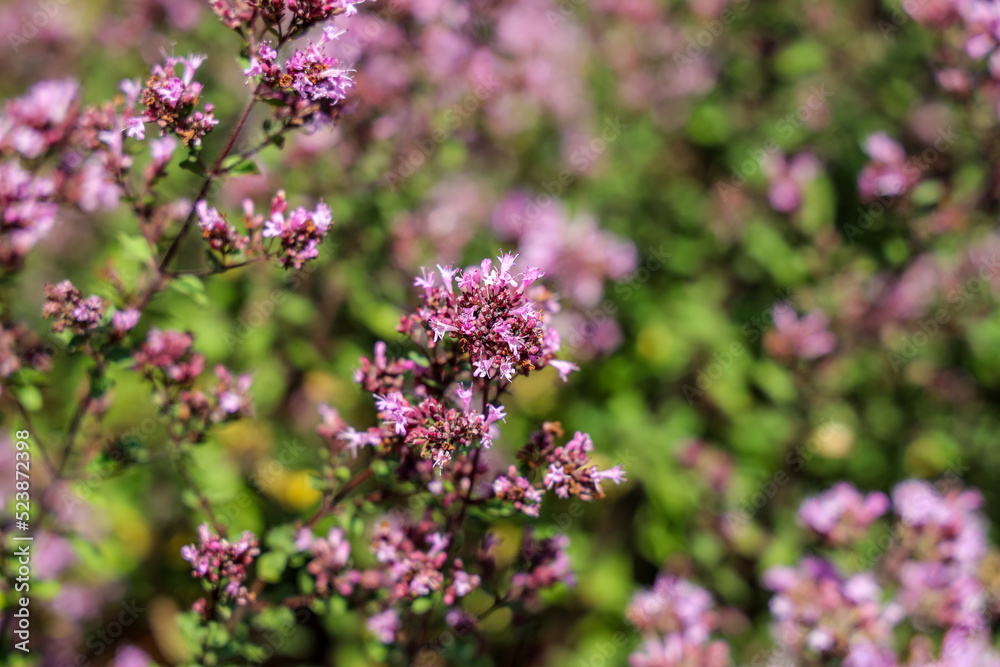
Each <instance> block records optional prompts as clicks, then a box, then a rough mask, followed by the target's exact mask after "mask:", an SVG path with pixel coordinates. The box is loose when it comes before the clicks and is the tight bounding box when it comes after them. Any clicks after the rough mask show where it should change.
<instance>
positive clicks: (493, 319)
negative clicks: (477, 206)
mask: <svg viewBox="0 0 1000 667" xmlns="http://www.w3.org/2000/svg"><path fill="white" fill-rule="evenodd" d="M515 265H516V257H515V256H513V255H509V254H502V255H501V256H500V257H499V258H498V263H497V264H494V263H493V262H492V261H491V260H484V261H483V262H481V263H480V264H478V265H476V266H474V267H470V268H468V269H466V270H464V271H463V270H457V269H455V268H453V267H452V266H440V267H438V268H437V271H436V272H435V273H430V272H427V271H424V272H423V274H422V275H421V276H420V277H418V278H417V279H416V281H415V285H416V286H417V288H418V290H419V297H420V305H419V306H418V307H417V308H416V310H415V311H414V312H412V313H410V314H408V315H406V316H403V317H402V318H401V322H400V326H399V331H400V332H402V333H403V334H405V335H407V336H408V337H410V338H411V340H413V342H414V343H415V344H416V345H417V346H418V347H419V348H420V350H421V353H420V354H416V355H413V356H411V357H409V358H404V359H391V360H390V358H389V357H388V355H387V346H386V344H385V343H383V342H380V343H378V344H377V345H376V347H375V354H374V356H373V358H371V359H368V358H362V359H361V361H360V365H359V368H358V369H357V371H356V373H355V378H354V379H355V381H356V382H357V383H358V384H359V385H360V386H361V388H362V389H364V390H365V391H367V392H369V393H371V394H372V396H373V399H374V402H375V407H376V410H377V412H378V417H379V421H378V423H377V424H376V425H375V426H371V427H369V428H367V429H364V430H358V429H355V428H354V427H352V426H349V425H348V424H347V423H346V422H345V421H344V420H343V419H342V418H341V417H340V415H339V413H338V412H337V411H336V410H335V409H333V408H330V407H328V406H322V407H321V409H320V413H321V416H322V422H321V423H320V425H319V426H318V427H317V433H318V434H319V436H320V437H321V438H322V439H323V441H324V442H325V444H326V452H327V455H328V464H327V466H326V469H325V472H324V476H323V479H322V480H321V485H322V487H323V490H324V497H323V500H322V502H321V504H320V507H319V508H318V510H317V511H316V513H315V514H314V515H313V516H312V517H311V518H310V519H308V520H306V521H304V522H301V523H300V524H298V526H297V527H295V528H294V530H293V531H292V532H290V533H289V532H285V533H283V534H284V535H285V537H283V538H282V537H278V538H277V541H276V542H274V546H273V548H274V549H278V550H283V553H284V554H285V556H283V557H282V558H283V560H282V562H283V563H284V564H285V565H284V567H285V568H288V569H298V570H299V576H298V580H299V581H300V582H303V583H302V584H301V594H300V595H296V596H292V597H291V598H287V597H286V598H284V599H283V600H281V601H282V602H283V603H284V605H285V606H291V607H295V608H302V607H309V608H312V609H317V608H325V607H323V605H325V604H326V603H327V602H328V601H330V600H331V599H334V598H339V599H345V600H346V603H347V604H348V606H349V607H350V608H352V609H357V610H358V611H360V612H361V613H363V614H365V615H366V616H367V617H368V621H367V623H366V628H367V631H368V633H369V634H370V635H371V637H372V638H373V639H374V640H375V641H376V642H378V643H380V644H384V645H388V646H391V647H393V649H392V650H393V651H396V652H400V653H402V654H403V655H409V656H412V655H413V652H414V651H417V650H419V647H420V646H421V645H422V644H424V643H426V642H428V641H430V639H431V638H432V636H433V632H434V628H435V627H438V628H441V629H448V628H451V629H455V628H457V627H462V628H463V629H464V630H463V631H468V632H470V633H473V634H478V630H477V629H476V628H477V625H478V622H479V621H480V620H481V619H482V618H484V617H485V616H486V615H488V614H491V613H494V612H495V611H496V610H498V609H501V608H505V607H511V608H514V609H518V610H523V611H529V610H532V609H537V608H538V607H539V606H540V604H541V598H540V593H541V592H542V591H544V590H546V589H550V588H552V587H553V586H556V585H558V584H566V585H570V586H571V585H573V584H574V583H575V577H574V575H573V573H572V569H571V563H570V559H569V555H568V553H567V550H568V548H569V540H568V538H567V537H566V536H563V535H554V536H550V537H544V538H542V537H536V535H535V533H534V531H533V530H532V528H531V527H528V528H526V529H525V530H524V532H523V536H522V540H521V544H520V548H519V549H518V554H517V556H516V557H515V558H513V559H511V558H509V557H505V558H504V559H503V560H499V559H498V557H497V547H498V545H499V544H500V543H501V540H500V538H499V536H498V535H497V534H496V533H495V532H493V530H492V529H491V528H492V524H493V521H494V520H496V519H499V518H508V517H511V516H516V515H517V514H523V515H527V516H529V517H534V518H537V517H539V516H540V507H541V504H542V501H543V498H544V495H545V493H546V491H549V490H552V491H554V492H555V494H556V495H557V496H558V497H562V498H567V497H571V496H572V497H576V498H579V499H581V500H585V501H589V500H595V499H600V498H603V497H604V496H605V490H604V488H603V486H604V483H605V482H608V481H611V482H614V483H615V484H620V483H622V482H624V481H625V473H624V471H623V470H622V469H621V467H620V466H615V467H613V468H611V469H609V470H600V469H599V468H598V467H597V466H596V465H593V464H592V463H591V462H590V461H589V455H590V452H592V451H593V449H594V445H593V443H592V442H591V440H590V438H589V437H588V436H587V435H586V434H583V433H577V434H576V435H575V436H574V437H573V438H571V439H570V441H569V442H568V443H567V444H559V441H560V440H561V439H562V435H563V433H562V429H561V427H560V426H559V424H557V423H547V424H545V425H544V427H543V428H542V429H541V430H540V431H539V432H538V433H536V434H534V435H533V436H532V437H531V438H530V439H529V441H528V442H527V443H526V444H525V445H524V446H523V447H522V448H521V450H520V451H519V452H518V453H517V454H516V455H515V456H513V457H511V458H514V459H516V460H517V461H518V462H517V463H507V464H506V465H498V463H499V459H500V458H503V457H504V454H502V453H501V449H502V448H501V447H497V446H495V444H496V443H498V442H499V441H501V440H502V439H503V438H502V432H501V424H503V423H504V422H505V421H506V419H507V412H506V408H505V407H504V405H503V404H502V402H501V400H502V397H503V396H504V395H505V394H506V393H507V392H508V391H509V390H510V387H511V385H512V384H513V383H514V382H516V381H517V380H518V378H519V377H521V376H525V375H528V374H529V373H531V372H538V371H542V370H543V369H545V368H546V367H548V366H552V367H553V368H555V369H556V370H557V372H559V373H560V374H566V373H568V371H569V370H571V369H568V368H567V367H566V366H565V365H562V364H560V363H559V360H557V359H556V354H557V353H558V352H559V337H558V334H557V333H556V332H555V330H554V329H551V328H550V326H549V319H548V314H547V313H548V311H547V308H549V307H550V306H549V304H550V303H551V301H552V299H551V295H549V293H548V292H547V291H546V290H544V289H543V288H541V287H540V286H538V285H536V284H535V283H536V281H537V280H538V279H539V278H541V272H540V271H538V270H537V269H533V268H530V267H528V268H525V269H524V270H523V271H520V272H519V271H517V269H516V268H515ZM438 278H440V281H441V282H440V284H439V283H438V282H437V280H438ZM539 297H544V300H543V301H538V300H536V299H538V298H539ZM179 375H180V376H181V377H185V378H186V377H187V376H188V375H189V374H188V373H184V372H183V369H181V372H180V373H179ZM362 490H366V491H364V492H362ZM356 492H357V493H356ZM392 499H399V500H405V503H406V504H405V505H404V506H399V505H397V504H395V503H389V504H388V511H387V501H390V500H392ZM318 527H319V528H320V531H319V533H317V531H316V529H317V528H318ZM272 534H273V533H272ZM365 547H367V548H365ZM194 548H195V547H193V546H192V547H186V551H185V554H186V555H185V558H188V559H189V560H190V558H189V556H191V555H192V554H194V553H195V552H194V551H192V550H193V549H194ZM303 575H304V576H303ZM277 576H278V575H277V574H267V575H265V577H264V578H261V579H258V580H257V581H256V582H254V583H253V584H251V585H250V586H249V587H248V593H247V594H246V595H245V596H237V595H228V596H221V597H220V596H216V598H214V599H215V600H216V603H215V604H214V605H209V606H206V604H205V603H203V602H198V603H197V604H196V606H195V609H194V611H195V612H196V613H197V614H199V615H200V616H201V617H202V618H203V619H204V621H205V622H207V623H209V624H211V623H219V622H222V621H223V620H225V619H226V618H227V617H228V615H229V614H233V618H241V617H242V616H243V615H244V614H246V613H254V612H256V613H259V612H262V611H263V610H264V609H267V608H268V607H269V605H271V604H274V602H275V599H274V597H275V593H274V592H271V591H270V590H269V587H268V582H273V581H275V580H276V578H277ZM282 578H283V577H282ZM239 581H240V582H242V581H243V580H242V579H239ZM229 585H231V586H235V585H234V584H229ZM239 585H242V583H240V584H239ZM478 589H481V590H482V592H484V593H486V594H487V595H488V596H490V597H491V598H492V604H491V605H490V606H489V607H488V608H486V609H481V608H479V609H477V608H476V607H475V606H473V607H471V608H467V607H466V601H467V600H468V598H469V596H470V595H471V594H472V593H473V592H474V591H477V590H478ZM279 590H280V589H279ZM229 601H233V602H234V603H235V604H232V605H231V604H228V603H229Z"/></svg>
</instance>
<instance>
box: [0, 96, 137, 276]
mask: <svg viewBox="0 0 1000 667" xmlns="http://www.w3.org/2000/svg"><path fill="white" fill-rule="evenodd" d="M79 96H80V87H79V84H77V83H76V82H75V81H72V80H69V79H66V80H57V81H42V82H40V83H38V84H35V86H33V87H32V88H31V89H30V90H29V91H28V92H27V93H26V94H25V95H23V96H22V97H19V98H15V99H12V100H10V101H8V102H7V103H6V104H5V105H4V109H3V113H2V114H0V207H2V209H3V214H2V215H0V268H3V269H6V270H7V271H14V270H16V269H18V268H20V266H21V262H22V260H23V258H24V256H25V255H26V254H27V253H28V252H29V251H30V250H31V249H32V248H33V247H34V246H35V245H36V244H37V243H38V241H39V240H40V239H41V238H42V237H44V236H45V235H46V234H48V232H49V231H50V230H51V229H52V228H53V226H54V224H55V222H56V216H57V213H58V204H59V203H67V204H71V205H73V206H76V207H77V208H79V209H81V210H83V211H87V212H92V211H96V210H98V209H99V208H104V209H113V208H114V207H115V206H116V205H117V204H118V196H119V187H118V186H117V184H115V183H113V182H112V179H111V178H110V177H109V175H108V173H106V165H108V164H110V163H112V162H113V160H112V159H111V156H110V153H111V152H112V151H111V150H110V149H111V147H110V146H109V145H108V144H107V143H105V142H104V141H103V139H107V138H108V135H107V134H106V133H105V132H103V131H99V130H95V131H93V132H90V131H89V129H88V128H89V127H90V122H91V121H92V120H93V119H94V116H95V114H96V113H97V112H96V110H94V109H90V108H88V109H86V110H84V112H82V113H81V111H80V102H79ZM109 109H110V107H109ZM105 115H110V121H108V122H110V123H113V122H114V118H115V116H114V112H113V110H109V111H108V112H107V114H105ZM105 120H107V119H105ZM91 135H92V136H91ZM98 135H100V137H101V138H99V137H98ZM102 138H103V139H102ZM94 153H97V154H94Z"/></svg>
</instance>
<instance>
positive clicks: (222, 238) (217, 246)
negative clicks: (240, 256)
mask: <svg viewBox="0 0 1000 667" xmlns="http://www.w3.org/2000/svg"><path fill="white" fill-rule="evenodd" d="M195 210H196V211H197V213H198V227H199V228H200V229H201V235H202V238H204V239H205V240H206V241H208V245H209V246H211V248H212V250H216V251H218V252H221V253H222V254H223V255H225V254H227V253H236V252H239V251H241V250H242V249H243V248H245V247H246V245H247V243H249V242H250V239H249V237H247V236H240V233H239V232H238V231H236V228H235V227H233V226H232V225H230V224H229V223H228V222H226V218H225V217H224V216H223V215H222V214H220V213H219V211H218V210H216V209H215V208H209V207H208V202H206V201H205V200H204V199H203V200H201V201H199V202H198V203H197V204H196V205H195Z"/></svg>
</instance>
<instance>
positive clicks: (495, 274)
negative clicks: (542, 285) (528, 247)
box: [404, 253, 559, 382]
mask: <svg viewBox="0 0 1000 667" xmlns="http://www.w3.org/2000/svg"><path fill="white" fill-rule="evenodd" d="M516 259H517V257H516V255H511V254H509V253H508V254H504V255H502V256H501V257H499V258H498V260H499V262H500V265H499V266H498V267H494V266H493V262H492V260H490V259H484V260H483V261H482V263H481V264H480V266H479V267H478V268H471V269H468V270H466V271H461V272H460V271H458V270H456V269H454V268H452V267H451V266H438V272H437V273H435V272H433V271H430V272H428V271H426V270H425V271H424V272H423V275H422V276H421V277H418V278H417V279H416V280H415V281H414V284H415V285H417V286H418V287H421V288H422V290H423V293H422V295H421V299H422V301H423V304H422V307H421V308H419V309H418V310H417V313H416V314H415V315H412V316H411V317H410V319H409V321H408V322H405V323H404V331H405V332H409V331H411V330H412V328H413V327H415V326H417V325H425V326H427V327H428V328H430V329H431V330H432V332H433V340H432V341H431V345H432V346H433V345H435V344H436V343H437V342H438V341H440V340H442V339H444V338H445V337H446V336H447V337H448V338H451V339H454V340H456V341H457V342H458V345H459V348H460V349H461V350H462V351H464V352H466V353H467V354H468V355H469V362H470V363H471V364H472V369H473V375H474V376H475V377H480V378H485V379H494V378H503V379H504V380H506V381H507V382H510V381H511V380H513V379H514V375H516V374H517V373H519V372H524V373H527V372H528V371H531V370H534V369H536V368H544V367H545V366H546V365H551V363H550V362H551V361H552V360H553V359H554V358H555V353H556V352H557V351H558V350H559V334H558V333H557V332H556V331H555V330H554V329H549V328H548V327H547V326H546V324H545V319H544V316H543V310H542V308H541V307H540V306H539V305H538V304H537V303H535V302H534V301H533V300H532V299H531V298H530V296H529V295H528V294H527V292H528V288H530V287H531V285H532V284H533V283H534V282H535V281H536V280H538V279H539V278H540V277H541V276H542V272H541V271H539V270H538V269H536V268H533V267H528V268H527V269H525V270H524V272H523V273H518V274H513V275H512V274H511V270H512V269H513V268H514V262H515V260H516ZM459 273H460V274H461V275H459V276H458V277H457V278H456V277H455V276H456V274H459ZM438 274H440V276H441V283H442V284H441V286H437V285H436V284H435V282H436V278H437V276H438Z"/></svg>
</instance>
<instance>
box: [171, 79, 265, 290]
mask: <svg viewBox="0 0 1000 667" xmlns="http://www.w3.org/2000/svg"><path fill="white" fill-rule="evenodd" d="M256 103H257V89H254V92H253V95H252V96H251V97H250V101H249V102H247V105H246V106H245V107H243V112H242V113H241V114H240V117H239V119H238V120H237V121H236V127H235V128H233V132H232V134H230V135H229V139H228V140H226V145H225V146H224V147H223V148H222V152H221V153H219V157H218V158H216V160H215V164H214V165H213V166H212V170H211V171H209V172H208V176H207V177H206V178H205V182H204V183H203V184H202V186H201V190H200V191H199V192H198V195H197V196H196V197H195V198H194V202H195V203H197V202H198V201H200V200H202V199H204V198H205V195H206V194H208V190H209V188H211V187H212V183H213V182H214V181H215V177H216V176H218V175H219V169H220V168H221V167H222V162H223V161H224V160H225V159H226V157H228V155H229V152H230V151H231V150H233V146H234V145H236V139H237V137H239V135H240V132H242V131H243V126H244V125H246V122H247V119H248V118H249V117H250V112H251V111H252V110H253V107H254V105H255V104H256ZM195 213H196V211H195V208H194V207H193V206H192V207H191V211H190V212H189V213H188V216H187V218H186V219H185V220H184V224H183V225H182V226H181V231H179V232H178V233H177V236H175V237H174V240H173V242H172V243H171V244H170V247H169V248H167V252H166V254H164V255H163V259H162V260H161V261H160V266H159V268H160V273H166V271H167V267H168V266H169V265H170V261H171V260H172V259H173V258H174V255H176V254H177V251H178V250H179V249H180V245H181V242H182V241H183V240H184V237H186V236H187V233H188V231H189V230H190V229H191V223H192V222H194V216H195Z"/></svg>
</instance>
